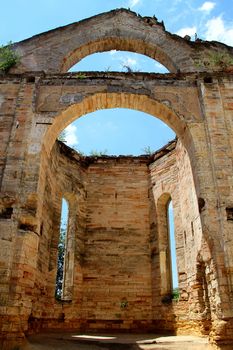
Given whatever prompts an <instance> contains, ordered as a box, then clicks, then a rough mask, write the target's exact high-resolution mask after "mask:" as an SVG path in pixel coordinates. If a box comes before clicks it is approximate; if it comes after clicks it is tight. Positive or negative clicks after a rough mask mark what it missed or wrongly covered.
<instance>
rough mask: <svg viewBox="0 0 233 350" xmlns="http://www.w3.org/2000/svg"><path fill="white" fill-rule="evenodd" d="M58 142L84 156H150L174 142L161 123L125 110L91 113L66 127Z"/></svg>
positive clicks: (150, 117)
mask: <svg viewBox="0 0 233 350" xmlns="http://www.w3.org/2000/svg"><path fill="white" fill-rule="evenodd" d="M61 136H63V137H64V139H62V137H60V139H61V141H62V140H63V141H65V143H66V144H67V145H68V146H69V147H71V148H74V149H76V150H77V151H78V152H80V153H83V154H85V155H92V154H107V155H133V156H138V155H140V154H150V153H153V152H155V151H156V150H157V149H159V148H161V147H163V146H164V145H165V144H166V143H168V142H169V141H170V140H172V139H174V138H175V136H176V135H175V133H174V131H173V130H172V129H170V128H169V127H168V126H167V125H166V124H165V123H164V122H162V121H161V120H159V119H157V118H154V117H152V116H151V115H148V114H147V113H143V112H139V111H135V110H132V109H126V108H114V109H107V110H106V109H105V110H100V111H95V112H92V113H89V114H86V115H84V116H83V117H81V118H79V119H77V120H75V121H74V122H73V123H71V124H70V125H68V127H67V128H66V129H64V132H63V133H62V134H61Z"/></svg>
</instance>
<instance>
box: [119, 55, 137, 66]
mask: <svg viewBox="0 0 233 350" xmlns="http://www.w3.org/2000/svg"><path fill="white" fill-rule="evenodd" d="M122 65H123V66H133V67H135V66H137V60H136V59H134V58H131V57H126V58H124V60H123V61H122Z"/></svg>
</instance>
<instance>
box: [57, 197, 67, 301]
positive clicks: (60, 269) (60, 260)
mask: <svg viewBox="0 0 233 350" xmlns="http://www.w3.org/2000/svg"><path fill="white" fill-rule="evenodd" d="M68 220H69V206H68V202H67V201H66V200H65V199H64V198H62V206H61V222H60V235H59V241H58V257H57V275H56V288H55V297H56V299H58V300H61V299H62V294H63V283H64V265H65V250H66V238H67V230H68Z"/></svg>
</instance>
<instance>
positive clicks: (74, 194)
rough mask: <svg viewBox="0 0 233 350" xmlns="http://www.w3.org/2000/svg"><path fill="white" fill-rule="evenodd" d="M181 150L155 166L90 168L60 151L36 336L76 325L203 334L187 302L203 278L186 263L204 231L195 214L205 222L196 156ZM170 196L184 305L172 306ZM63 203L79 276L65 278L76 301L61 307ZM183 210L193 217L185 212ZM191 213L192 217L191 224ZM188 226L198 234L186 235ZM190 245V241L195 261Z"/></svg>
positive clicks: (118, 162)
mask: <svg viewBox="0 0 233 350" xmlns="http://www.w3.org/2000/svg"><path fill="white" fill-rule="evenodd" d="M175 145H176V143H175V142H174V145H173V149H172V150H171V151H169V152H168V154H166V155H164V156H163V157H161V158H159V159H156V160H155V161H152V162H151V160H149V158H148V157H144V158H143V157H106V158H99V159H97V158H96V159H91V158H90V159H88V157H87V158H86V160H85V161H84V160H81V158H80V157H79V156H78V155H77V154H76V152H75V151H71V150H70V149H69V148H67V147H66V146H65V145H62V144H61V143H59V144H56V145H55V146H54V148H53V150H52V154H51V161H50V162H49V164H50V166H49V167H48V169H47V174H46V179H47V180H46V187H45V199H44V205H43V214H42V218H43V220H42V222H41V231H40V239H39V250H38V252H39V254H38V261H37V264H38V266H37V277H36V282H35V293H34V296H33V307H32V313H31V315H30V320H29V323H30V324H29V328H30V331H35V330H36V329H37V330H39V329H40V328H44V329H47V328H51V329H53V328H55V329H60V328H67V329H72V328H75V327H76V328H85V329H89V330H90V329H131V330H133V329H134V330H138V329H141V330H142V329H145V330H149V329H157V330H160V331H165V330H167V331H176V330H177V328H179V327H180V328H182V327H183V332H185V329H190V328H192V330H193V331H195V332H201V331H202V322H201V318H200V317H198V316H200V315H198V316H197V314H195V317H192V311H193V310H191V309H189V304H188V301H189V298H190V294H189V289H188V279H189V280H191V281H192V280H193V279H195V273H196V271H192V270H191V269H187V265H186V264H187V260H188V261H189V262H190V260H191V259H194V260H195V259H196V252H195V251H193V249H192V247H193V244H194V241H195V240H197V235H198V229H197V228H196V227H194V228H192V224H191V222H192V220H191V219H190V217H191V218H192V217H195V215H198V209H197V203H196V197H195V190H194V185H193V183H192V174H191V168H190V163H189V159H188V156H187V152H186V151H185V150H184V148H183V146H182V145H181V143H178V145H177V146H176V148H175ZM178 177H179V181H180V185H179V186H177V181H178ZM180 186H181V187H180ZM181 188H182V191H181ZM167 193H169V194H170V196H171V198H172V201H173V207H174V221H175V230H176V254H177V263H178V271H179V288H180V291H181V296H180V300H179V302H177V301H175V300H174V301H172V300H171V299H170V300H169V302H166V300H164V297H165V298H166V297H168V296H169V295H171V292H172V285H171V273H170V274H167V275H163V274H162V270H163V266H162V261H161V252H162V251H163V250H164V248H165V250H166V254H167V259H168V260H169V264H170V253H169V251H170V250H169V239H168V232H167V231H166V230H167V229H168V227H166V228H165V231H163V230H161V227H160V226H162V223H161V222H160V219H159V218H158V217H159V216H160V215H162V213H161V212H160V208H158V201H159V199H160V197H161V196H163V195H164V194H167ZM62 197H63V198H66V199H67V201H68V203H69V207H70V211H69V230H68V240H69V241H71V243H70V244H71V246H69V247H68V250H69V254H68V253H66V256H68V255H69V259H70V260H72V258H71V257H70V256H72V254H73V260H72V261H71V262H69V263H68V264H71V270H72V271H73V275H72V276H71V278H70V277H69V276H68V277H67V276H66V277H65V280H68V281H69V283H70V290H69V293H68V297H67V293H65V294H64V296H63V298H62V299H63V300H61V301H57V300H56V299H55V280H56V271H57V245H58V240H59V226H60V213H61V200H62ZM184 205H186V209H187V210H182V209H181V208H182V206H184ZM72 208H73V209H72ZM164 209H165V212H164V213H163V215H165V217H166V219H165V220H166V223H167V220H168V218H167V212H166V208H165V207H164ZM187 211H188V212H189V213H190V217H189V216H188V217H187V216H185V215H183V216H184V217H182V213H187ZM184 220H186V221H188V223H189V225H187V222H184V223H183V221H184ZM187 226H189V227H190V232H187V233H186V238H185V237H184V227H185V228H186V227H187ZM186 229H187V228H186ZM199 229H200V227H199ZM72 236H73V237H75V239H74V240H73V241H72ZM185 239H186V243H185ZM189 242H191V244H189ZM184 244H189V250H186V254H185V251H184ZM165 245H166V247H165ZM66 259H67V257H66ZM190 263H191V262H190ZM169 264H168V265H169ZM193 265H194V266H195V264H193ZM65 268H66V267H65ZM168 269H170V266H168ZM186 271H189V273H190V275H189V276H187V274H186ZM45 276H46V278H45ZM193 276H194V277H193ZM165 279H166V280H167V290H165V291H164V290H163V288H162V284H164V282H165ZM64 288H65V289H67V287H64ZM192 297H193V295H192ZM196 305H199V303H198V300H197V301H196ZM195 312H196V313H197V312H198V311H195ZM193 321H194V322H193ZM181 325H182V327H181ZM184 325H185V326H184Z"/></svg>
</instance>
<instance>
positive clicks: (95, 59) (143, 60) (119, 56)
mask: <svg viewBox="0 0 233 350" xmlns="http://www.w3.org/2000/svg"><path fill="white" fill-rule="evenodd" d="M76 71H78V72H85V71H102V72H109V71H110V72H115V71H116V72H128V73H139V72H149V73H160V74H162V73H169V70H168V69H167V68H166V67H165V66H163V65H162V64H161V63H159V62H158V61H156V60H155V59H152V58H150V57H148V56H145V55H142V54H139V53H133V52H126V51H117V50H111V51H108V52H102V53H94V54H91V55H88V56H87V57H85V58H83V59H82V60H81V61H80V62H78V63H77V64H75V65H74V66H72V67H71V68H70V69H69V72H76ZM80 76H81V75H80Z"/></svg>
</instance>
